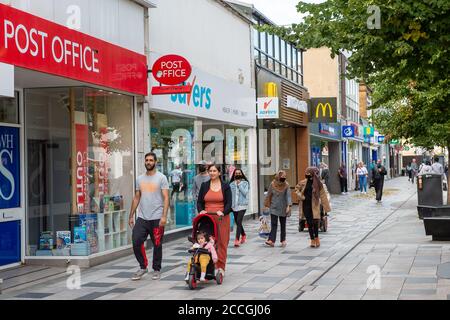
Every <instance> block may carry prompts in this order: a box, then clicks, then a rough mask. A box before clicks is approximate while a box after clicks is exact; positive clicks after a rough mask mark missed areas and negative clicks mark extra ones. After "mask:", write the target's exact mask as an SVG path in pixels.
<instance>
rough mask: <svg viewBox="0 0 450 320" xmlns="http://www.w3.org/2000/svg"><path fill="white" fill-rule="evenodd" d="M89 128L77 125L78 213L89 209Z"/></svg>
mask: <svg viewBox="0 0 450 320" xmlns="http://www.w3.org/2000/svg"><path fill="white" fill-rule="evenodd" d="M87 134H88V127H87V125H84V124H76V125H75V135H76V186H77V195H76V204H77V211H78V213H86V212H87V211H88V209H89V194H88V190H89V189H88V188H89V181H88V177H87V172H88V171H87V169H88V168H87V164H88V161H87V150H88V141H87Z"/></svg>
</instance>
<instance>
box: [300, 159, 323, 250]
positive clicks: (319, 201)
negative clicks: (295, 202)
mask: <svg viewBox="0 0 450 320" xmlns="http://www.w3.org/2000/svg"><path fill="white" fill-rule="evenodd" d="M295 191H296V193H297V195H298V198H299V219H301V217H302V214H303V216H305V218H306V221H307V223H308V231H309V237H310V239H311V243H310V246H311V247H313V248H316V247H319V246H320V239H319V223H320V218H321V217H320V206H321V205H322V207H323V211H324V213H328V212H330V211H331V207H330V202H329V200H328V197H327V192H326V189H325V188H324V185H323V184H322V182H321V181H320V178H319V172H318V170H317V168H315V167H309V168H307V169H306V171H305V179H304V180H302V181H300V182H299V183H298V184H297V186H296V187H295Z"/></svg>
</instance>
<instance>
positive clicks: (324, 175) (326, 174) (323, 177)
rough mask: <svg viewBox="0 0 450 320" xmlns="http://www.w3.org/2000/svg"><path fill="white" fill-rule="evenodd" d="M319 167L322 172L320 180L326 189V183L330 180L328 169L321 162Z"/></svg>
mask: <svg viewBox="0 0 450 320" xmlns="http://www.w3.org/2000/svg"><path fill="white" fill-rule="evenodd" d="M321 167H322V172H321V173H320V179H321V180H323V181H324V182H325V184H326V185H327V187H328V186H329V185H328V181H329V180H330V169H329V168H328V166H327V164H326V163H325V162H322V164H321Z"/></svg>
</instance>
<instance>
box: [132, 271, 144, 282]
mask: <svg viewBox="0 0 450 320" xmlns="http://www.w3.org/2000/svg"><path fill="white" fill-rule="evenodd" d="M147 272H148V269H139V270H138V271H136V272H135V273H134V274H133V277H131V280H133V281H137V280H141V278H142V277H143V276H144V275H145V274H146V273H147Z"/></svg>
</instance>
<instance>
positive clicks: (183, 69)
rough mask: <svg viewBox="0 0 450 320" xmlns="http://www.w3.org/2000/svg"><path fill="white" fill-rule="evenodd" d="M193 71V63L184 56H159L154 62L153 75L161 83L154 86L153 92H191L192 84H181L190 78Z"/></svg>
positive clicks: (156, 93)
mask: <svg viewBox="0 0 450 320" xmlns="http://www.w3.org/2000/svg"><path fill="white" fill-rule="evenodd" d="M191 73H192V67H191V64H190V63H189V61H188V60H187V59H186V58H184V57H182V56H179V55H176V54H168V55H165V56H162V57H160V58H158V59H157V60H156V61H155V63H154V64H153V67H152V75H153V78H154V79H155V80H156V81H158V82H159V84H160V85H159V86H154V87H152V94H153V95H162V94H178V93H191V92H192V88H193V86H192V85H179V84H182V83H184V82H185V81H186V80H187V79H189V77H190V75H191ZM163 84H165V85H166V86H162V85H163Z"/></svg>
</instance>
